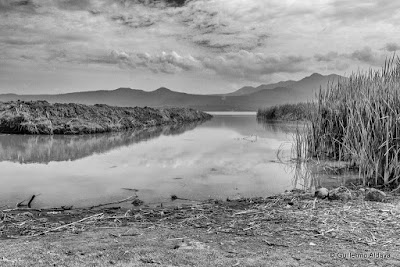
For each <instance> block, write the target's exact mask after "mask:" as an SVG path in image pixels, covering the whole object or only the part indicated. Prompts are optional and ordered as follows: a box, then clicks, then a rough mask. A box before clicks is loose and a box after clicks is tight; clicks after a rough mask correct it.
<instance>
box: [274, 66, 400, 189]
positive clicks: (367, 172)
mask: <svg viewBox="0 0 400 267" xmlns="http://www.w3.org/2000/svg"><path fill="white" fill-rule="evenodd" d="M399 89H400V60H399V59H398V58H397V59H395V58H392V59H390V60H388V61H387V62H386V63H385V65H384V67H383V68H382V69H380V70H370V71H368V72H358V73H353V74H352V75H351V76H350V77H349V79H343V80H340V81H338V82H337V83H329V84H328V85H327V87H326V89H324V90H322V89H321V90H320V91H319V92H318V94H317V95H316V99H315V100H314V101H313V102H312V103H310V104H307V105H308V107H310V106H311V107H313V108H309V109H306V116H305V117H306V118H307V123H305V127H304V128H303V130H299V131H298V132H297V133H296V135H295V149H294V151H295V155H296V157H297V159H301V160H317V161H318V160H333V161H338V162H346V163H347V166H348V167H349V168H350V167H351V168H353V169H355V170H356V171H357V172H358V175H359V177H360V179H361V180H362V183H363V185H369V186H374V187H379V188H386V189H394V190H396V189H397V190H398V189H400V164H399V163H400V142H399V140H400V122H399V118H400V94H399ZM301 106H303V105H301V104H300V105H299V107H301ZM281 109H282V108H281ZM276 110H279V109H276Z"/></svg>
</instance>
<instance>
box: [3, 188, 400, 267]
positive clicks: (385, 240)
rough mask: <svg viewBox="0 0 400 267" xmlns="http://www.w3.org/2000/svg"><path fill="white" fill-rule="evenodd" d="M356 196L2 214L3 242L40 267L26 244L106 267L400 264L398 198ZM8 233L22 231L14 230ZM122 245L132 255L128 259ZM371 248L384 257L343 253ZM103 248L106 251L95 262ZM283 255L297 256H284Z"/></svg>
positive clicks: (292, 195) (9, 255)
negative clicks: (148, 266) (376, 199)
mask: <svg viewBox="0 0 400 267" xmlns="http://www.w3.org/2000/svg"><path fill="white" fill-rule="evenodd" d="M352 193H354V198H353V199H351V200H349V201H340V200H318V201H316V202H315V199H314V197H313V196H312V195H311V194H309V193H305V192H302V191H299V190H295V191H292V192H286V193H283V194H280V195H277V196H272V197H267V198H262V197H258V198H242V199H234V200H230V201H218V200H208V201H204V202H199V203H194V204H185V203H183V204H182V203H181V204H178V205H177V206H165V205H162V204H161V205H155V206H152V207H150V206H148V207H146V206H145V205H144V206H142V205H140V204H141V203H138V202H136V203H135V201H134V204H132V205H131V208H120V207H118V206H113V207H107V208H106V207H97V208H91V209H86V210H81V211H77V210H75V211H74V210H73V209H72V210H68V209H65V210H62V211H61V210H58V211H57V210H53V211H49V210H47V211H42V212H38V211H34V210H31V211H29V210H28V209H25V210H21V212H20V211H18V212H16V213H12V212H11V213H9V212H6V215H4V214H5V213H4V212H2V218H3V220H2V221H1V223H0V229H2V230H1V233H2V234H1V237H2V238H1V239H2V245H0V247H1V249H2V250H3V251H4V252H3V255H4V256H3V257H4V258H6V259H10V260H12V259H13V257H14V258H15V257H17V256H18V257H22V258H21V259H20V260H15V261H14V262H13V264H16V265H10V266H29V265H28V264H27V263H28V262H29V264H32V263H38V258H37V257H38V256H37V255H31V254H30V252H29V251H26V246H28V247H30V246H31V245H32V246H35V245H37V244H42V245H44V244H49V243H51V244H53V245H52V246H54V247H55V249H54V251H53V250H52V251H53V252H52V253H55V254H57V255H58V254H60V253H61V254H63V255H59V257H58V258H52V256H51V255H48V254H47V255H46V254H45V255H44V256H42V258H41V259H42V260H44V261H45V262H47V263H56V262H57V261H58V262H57V263H60V262H59V260H60V259H62V260H63V264H64V265H67V266H86V265H87V264H95V263H97V264H99V265H98V266H109V265H110V261H112V262H114V264H119V265H117V266H132V264H134V265H135V266H136V265H138V266H142V265H141V264H143V266H145V265H144V264H150V263H151V261H149V262H147V263H146V262H144V261H143V260H148V259H150V260H152V261H153V263H154V264H157V266H172V265H173V266H186V264H189V265H190V266H209V264H210V262H209V260H210V259H209V258H207V257H209V256H210V255H209V253H212V255H214V256H213V257H214V261H213V262H214V263H215V264H216V263H218V262H219V263H220V264H219V266H232V265H234V264H236V263H238V262H239V264H238V265H237V266H255V265H256V266H259V265H262V264H265V263H270V264H274V263H276V262H281V264H282V265H275V266H287V265H291V264H292V265H294V264H298V265H296V266H317V265H313V264H314V263H315V260H317V261H318V260H322V261H326V262H327V263H335V264H336V265H340V266H365V264H371V263H373V262H375V264H377V265H378V266H387V265H388V264H389V265H390V266H394V265H395V264H394V263H396V264H397V263H400V253H399V252H398V251H399V247H400V242H399V241H398V237H399V236H400V226H399V224H398V222H399V221H400V197H399V196H398V195H392V194H390V195H388V197H387V198H386V200H385V202H373V201H366V200H364V198H363V197H362V194H360V193H359V192H358V191H356V190H352ZM134 199H136V198H134ZM131 200H132V199H131ZM135 205H136V206H135ZM14 212H15V211H14ZM7 229H8V230H9V231H12V230H13V231H15V232H14V233H18V231H19V233H20V234H22V235H20V236H16V235H13V234H11V232H9V234H7V233H6V232H5V231H6V230H7ZM65 240H68V242H66V241H65ZM98 242H100V245H99V244H98ZM68 244H74V247H72V248H71V247H70V246H68ZM138 244H140V245H138ZM19 246H24V252H23V253H22V255H21V254H17V251H19V250H18V248H19ZM77 248H80V249H81V250H85V252H84V253H85V255H87V256H85V257H81V259H80V260H81V263H80V264H81V265H79V264H77V263H76V262H75V258H74V257H69V256H68V255H66V254H71V255H79V254H78V253H80V252H79V249H77ZM48 249H49V248H48ZM121 249H122V251H130V252H129V253H128V254H127V255H125V254H124V255H122V254H121V253H120V252H121ZM50 250H51V249H50ZM252 250H254V251H258V253H257V254H256V255H258V256H256V255H255V254H252V253H251V251H252ZM68 251H71V252H68ZM232 251H233V252H232ZM262 251H264V252H267V251H268V253H267V254H265V253H262ZM298 251H302V252H301V253H300V254H299V252H298ZM366 251H367V252H368V253H381V254H376V255H385V257H384V258H382V257H378V258H374V257H367V258H364V257H356V258H351V257H346V255H350V253H352V255H358V254H360V253H367V252H366ZM100 252H107V253H106V254H107V255H108V256H106V255H103V256H101V257H100V258H98V257H97V256H98V255H99V253H100ZM316 252H318V253H316ZM260 253H261V254H260ZM282 253H283V254H285V253H287V254H289V255H291V256H290V257H287V258H286V257H283V258H282V255H283V254H282ZM96 255H97V256H96ZM171 255H175V258H171V257H170V256H171ZM207 255H208V256H207ZM240 255H241V256H240ZM330 255H334V257H333V256H332V257H331V256H330ZM360 255H361V254H360ZM388 255H389V256H388ZM277 256H279V258H277ZM188 257H189V258H188ZM39 258H40V257H39ZM354 259H357V260H359V261H357V262H354V261H352V260H354ZM0 260H1V257H0ZM253 260H254V261H253ZM349 260H350V261H349ZM188 261H189V262H188ZM311 263H312V264H311ZM357 263H359V264H360V265H357ZM102 264H103V265H102ZM347 264H349V265H347ZM354 264H356V265H354ZM213 265H214V264H213ZM216 265H218V264H216ZM5 266H8V265H5ZM35 266H36V265H35ZM44 266H45V265H44Z"/></svg>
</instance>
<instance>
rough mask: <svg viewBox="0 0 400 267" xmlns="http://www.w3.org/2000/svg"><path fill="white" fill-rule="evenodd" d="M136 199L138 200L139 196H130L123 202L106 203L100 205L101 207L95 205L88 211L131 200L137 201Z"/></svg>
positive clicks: (122, 201)
mask: <svg viewBox="0 0 400 267" xmlns="http://www.w3.org/2000/svg"><path fill="white" fill-rule="evenodd" d="M135 198H137V196H130V197H128V198H125V199H123V200H119V201H114V202H109V203H104V204H99V205H94V206H91V207H88V208H87V209H90V210H91V209H94V208H99V207H103V206H107V205H115V204H121V203H124V202H127V201H130V200H133V199H135Z"/></svg>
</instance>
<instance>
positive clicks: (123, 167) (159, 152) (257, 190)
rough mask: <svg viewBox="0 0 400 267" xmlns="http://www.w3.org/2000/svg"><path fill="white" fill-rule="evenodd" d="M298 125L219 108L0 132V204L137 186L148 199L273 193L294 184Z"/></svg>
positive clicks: (97, 197) (54, 200) (71, 199)
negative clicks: (155, 120)
mask: <svg viewBox="0 0 400 267" xmlns="http://www.w3.org/2000/svg"><path fill="white" fill-rule="evenodd" d="M295 127H296V126H295V125H293V124H292V125H291V124H259V123H257V121H256V118H255V116H254V115H249V114H241V115H239V114H237V115H234V114H219V115H214V118H213V119H212V120H210V121H207V122H205V123H202V124H190V125H185V126H174V127H163V128H153V129H149V130H146V131H139V132H124V133H113V134H99V135H83V136H26V135H25V136H23V135H0V170H1V179H0V206H2V205H15V203H17V202H19V201H22V200H23V199H26V198H28V197H29V196H31V195H32V194H36V195H37V194H40V196H39V197H38V198H37V199H36V200H35V206H60V205H71V204H72V205H76V206H86V205H91V204H96V203H101V202H106V201H113V200H119V199H122V198H125V197H127V196H129V195H131V194H132V193H131V192H129V191H126V190H123V189H122V188H135V189H138V190H139V191H138V193H137V194H138V196H139V198H140V199H142V200H144V201H145V202H147V203H151V202H160V201H169V199H170V196H171V195H172V194H175V195H177V196H179V197H182V198H190V199H199V200H200V199H207V198H210V197H211V198H220V199H223V198H226V197H234V196H239V195H240V196H268V195H272V194H276V193H280V192H282V191H284V190H286V189H291V188H292V187H293V184H292V180H293V169H292V168H290V167H288V165H286V164H282V163H280V162H279V160H278V159H277V151H278V149H280V150H281V152H280V154H279V155H280V158H282V157H289V156H290V147H291V140H292V133H293V132H294V131H295Z"/></svg>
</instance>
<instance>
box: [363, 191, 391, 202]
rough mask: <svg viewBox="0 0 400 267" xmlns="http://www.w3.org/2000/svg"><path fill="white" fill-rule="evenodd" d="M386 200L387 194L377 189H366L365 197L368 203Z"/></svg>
mask: <svg viewBox="0 0 400 267" xmlns="http://www.w3.org/2000/svg"><path fill="white" fill-rule="evenodd" d="M385 198H386V193H385V192H383V191H381V190H378V189H375V188H366V189H365V197H364V199H365V200H367V201H377V202H383V201H384V200H385Z"/></svg>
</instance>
